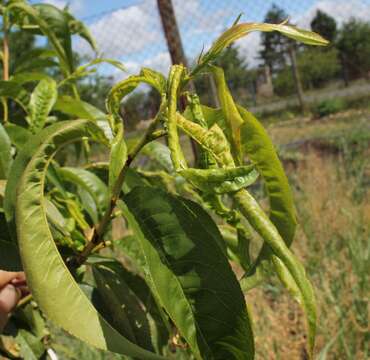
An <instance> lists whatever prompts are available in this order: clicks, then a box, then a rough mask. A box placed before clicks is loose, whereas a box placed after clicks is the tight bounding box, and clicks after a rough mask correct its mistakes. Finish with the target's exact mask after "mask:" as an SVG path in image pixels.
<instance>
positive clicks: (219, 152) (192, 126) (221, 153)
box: [177, 113, 235, 167]
mask: <svg viewBox="0 0 370 360" xmlns="http://www.w3.org/2000/svg"><path fill="white" fill-rule="evenodd" d="M177 126H178V127H179V128H180V129H181V130H183V131H184V132H185V133H186V134H187V135H189V136H190V137H191V138H193V139H194V140H195V141H196V142H197V143H198V144H199V145H201V146H202V147H203V148H204V149H205V150H207V151H208V152H210V153H211V155H212V156H213V157H214V158H215V159H216V161H217V163H218V164H219V166H220V167H234V166H235V163H234V159H233V157H232V156H231V151H230V146H229V143H228V141H227V139H226V137H225V134H224V133H223V131H222V130H221V128H220V127H219V126H218V125H217V124H214V125H213V126H212V127H211V128H210V129H205V128H203V127H202V126H200V125H198V124H196V123H193V122H191V121H189V120H187V119H185V118H184V117H183V116H182V115H180V114H179V113H177Z"/></svg>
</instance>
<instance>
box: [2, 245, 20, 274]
mask: <svg viewBox="0 0 370 360" xmlns="http://www.w3.org/2000/svg"><path fill="white" fill-rule="evenodd" d="M0 269H1V270H6V271H22V264H21V259H20V257H19V249H18V247H17V245H15V244H14V243H13V242H9V241H4V240H1V239H0Z"/></svg>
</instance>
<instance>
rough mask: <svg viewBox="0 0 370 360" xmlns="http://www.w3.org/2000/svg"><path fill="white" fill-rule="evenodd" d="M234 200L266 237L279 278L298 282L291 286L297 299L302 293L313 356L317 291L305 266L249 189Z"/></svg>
mask: <svg viewBox="0 0 370 360" xmlns="http://www.w3.org/2000/svg"><path fill="white" fill-rule="evenodd" d="M234 199H235V201H236V203H237V205H238V207H239V208H240V211H241V212H242V213H243V215H244V216H245V217H246V219H247V220H248V222H249V223H250V224H251V226H252V227H253V228H254V229H255V230H256V232H257V233H258V234H259V235H260V236H261V237H262V238H263V240H264V241H265V243H266V244H267V245H268V246H269V248H271V249H272V252H273V255H272V260H273V262H274V263H275V262H278V264H277V266H276V265H275V267H278V274H279V276H280V275H281V274H283V276H284V278H283V283H284V284H287V283H288V284H289V285H290V284H291V283H292V281H293V280H294V283H295V285H294V287H293V288H292V286H290V290H294V295H295V296H297V291H298V290H299V292H300V296H299V299H300V301H301V303H302V307H303V309H304V310H305V313H306V318H307V324H308V344H309V350H310V354H311V355H312V352H313V348H314V343H315V332H316V301H315V294H314V291H313V288H312V286H311V284H310V281H309V280H308V278H307V276H306V272H305V270H304V267H303V266H302V264H301V263H300V262H299V261H298V259H297V258H296V257H295V256H294V255H293V253H292V252H291V251H290V250H289V248H288V246H287V244H286V243H285V242H284V240H283V238H282V237H281V235H280V234H279V232H278V230H277V228H276V227H275V226H274V224H273V223H272V222H270V221H269V219H268V217H267V215H266V214H265V212H264V211H263V210H262V209H261V207H260V206H259V204H258V203H257V201H256V200H255V199H254V198H253V196H251V195H250V194H249V192H248V191H247V190H244V189H243V190H240V191H238V192H237V193H235V194H234ZM280 261H281V262H280ZM282 264H283V265H284V267H285V269H284V270H283V271H284V272H283V273H282V272H281V270H282V269H281V265H282Z"/></svg>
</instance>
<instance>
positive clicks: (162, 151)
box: [140, 141, 174, 173]
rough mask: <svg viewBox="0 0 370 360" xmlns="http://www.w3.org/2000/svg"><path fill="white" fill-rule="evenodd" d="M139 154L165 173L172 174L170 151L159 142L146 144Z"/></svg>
mask: <svg viewBox="0 0 370 360" xmlns="http://www.w3.org/2000/svg"><path fill="white" fill-rule="evenodd" d="M140 153H141V154H143V155H146V156H148V157H149V158H151V159H153V160H155V161H156V162H157V163H158V164H159V165H160V166H161V167H162V168H164V169H165V170H167V172H169V173H172V172H173V171H174V168H173V164H172V161H171V152H170V149H169V148H168V147H167V146H166V145H164V144H162V143H160V142H159V141H151V142H150V143H148V144H146V145H145V146H144V147H143V148H142V149H141V151H140Z"/></svg>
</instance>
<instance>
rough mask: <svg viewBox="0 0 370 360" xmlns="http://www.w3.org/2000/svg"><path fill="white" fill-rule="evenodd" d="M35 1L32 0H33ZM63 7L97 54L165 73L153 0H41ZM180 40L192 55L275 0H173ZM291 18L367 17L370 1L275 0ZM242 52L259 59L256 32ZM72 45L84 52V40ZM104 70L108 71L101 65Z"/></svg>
mask: <svg viewBox="0 0 370 360" xmlns="http://www.w3.org/2000/svg"><path fill="white" fill-rule="evenodd" d="M32 2H33V3H34V2H36V1H32ZM44 2H47V3H53V4H55V5H56V6H59V7H62V6H64V5H65V4H66V3H69V4H70V9H71V11H72V12H73V13H74V14H75V16H76V17H78V18H80V19H83V20H85V22H86V23H87V24H88V26H89V27H90V29H91V31H92V33H93V35H94V36H95V38H96V39H97V42H98V45H99V47H100V50H101V54H102V55H104V56H107V57H113V58H118V59H120V60H122V61H123V63H124V64H126V65H127V68H128V70H129V72H131V73H134V72H137V71H138V70H139V68H140V66H151V67H154V68H156V69H158V70H160V71H163V72H166V71H167V68H168V66H169V64H170V59H169V56H168V53H167V48H166V42H165V39H164V37H163V34H162V31H161V24H160V20H159V16H158V12H157V9H156V0H104V1H102V0H70V1H65V0H45V1H44ZM173 3H174V6H175V12H176V16H177V20H178V24H179V27H180V32H181V36H182V41H183V44H184V48H185V52H186V55H187V57H188V58H190V59H194V58H196V56H197V55H198V54H199V52H200V51H201V50H202V47H203V46H204V47H205V48H207V47H208V46H209V45H210V44H211V43H212V41H213V40H214V39H215V38H216V37H217V36H218V35H219V34H220V33H221V32H222V31H223V30H224V29H225V28H227V27H228V26H230V25H231V24H232V22H233V21H234V19H235V18H236V17H237V16H238V14H239V13H243V14H244V15H243V17H242V21H262V20H263V18H264V15H265V13H266V12H267V11H268V9H269V8H270V7H271V6H272V4H273V3H274V1H273V0H257V1H256V0H173ZM275 3H278V4H279V6H280V7H282V8H283V9H284V10H285V11H286V12H287V13H288V14H289V15H290V16H291V22H292V23H296V24H298V25H299V26H302V27H305V28H307V27H309V24H310V21H311V19H312V17H313V16H314V14H315V13H316V10H317V9H321V10H324V11H325V12H328V13H331V14H332V15H333V16H334V17H335V18H336V19H337V21H338V22H339V23H342V22H343V21H346V20H348V19H349V17H351V16H355V17H360V18H362V19H364V20H370V0H300V1H296V0H278V1H277V0H276V1H275ZM238 46H239V48H240V52H241V54H242V55H243V56H244V57H245V58H246V59H247V61H248V63H249V64H251V65H252V66H254V65H256V64H257V60H256V53H257V52H258V47H259V35H258V34H257V33H253V34H251V35H249V36H248V37H246V38H244V39H242V40H240V41H239V42H238ZM76 49H77V50H79V51H80V52H82V53H88V48H87V46H86V45H85V44H83V42H76ZM102 70H103V72H104V73H109V72H110V71H112V70H111V69H110V68H109V67H105V66H104V67H103V69H102Z"/></svg>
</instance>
